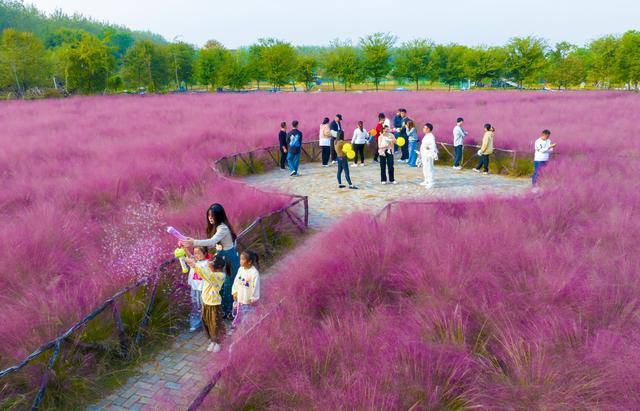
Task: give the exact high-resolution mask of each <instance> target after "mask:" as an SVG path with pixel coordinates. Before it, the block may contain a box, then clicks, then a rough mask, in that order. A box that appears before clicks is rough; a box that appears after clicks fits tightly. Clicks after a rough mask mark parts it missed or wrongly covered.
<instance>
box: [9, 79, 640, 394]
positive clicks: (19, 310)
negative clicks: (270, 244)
mask: <svg viewBox="0 0 640 411" xmlns="http://www.w3.org/2000/svg"><path fill="white" fill-rule="evenodd" d="M399 107H404V108H406V109H407V110H408V111H409V116H410V117H411V118H413V119H414V120H416V121H417V122H418V123H424V122H426V121H430V122H432V123H433V124H434V125H435V127H436V129H435V134H436V136H437V137H438V140H441V141H445V142H450V139H451V137H450V135H451V129H452V127H453V125H454V122H455V118H456V117H458V116H463V117H465V119H466V120H467V121H466V124H465V127H466V128H467V130H469V131H470V132H471V139H470V141H474V140H475V141H478V140H479V138H480V136H481V128H482V125H483V124H484V123H485V122H491V123H492V124H493V125H494V127H495V128H496V129H497V133H496V141H495V145H496V147H505V148H514V149H519V150H525V151H531V145H532V143H533V141H534V140H535V138H537V136H538V134H539V132H540V130H541V129H542V128H550V129H551V130H552V132H553V134H552V139H553V140H554V141H555V142H557V143H558V144H559V148H558V151H559V153H579V152H598V153H602V155H603V156H609V157H610V158H615V156H616V155H617V154H618V152H619V151H622V150H626V149H628V148H629V144H628V142H629V138H630V137H629V136H631V135H633V130H637V125H636V124H635V121H636V120H635V118H634V116H635V115H636V114H637V112H638V97H637V96H636V95H632V94H626V93H617V92H603V93H580V92H568V93H524V92H523V93H515V92H504V93H500V92H473V93H450V94H449V93H379V94H376V93H362V94H341V93H318V94H250V95H238V94H231V95H230V94H224V95H215V94H210V95H185V96H144V97H137V96H136V97H131V96H123V97H109V98H104V97H95V98H74V99H66V100H48V101H37V102H9V103H2V110H0V124H2V134H0V143H1V144H2V147H3V150H2V151H1V152H0V179H1V180H2V181H1V182H2V187H3V189H2V191H1V192H0V223H1V224H2V231H1V232H0V239H2V240H3V242H4V244H5V245H6V246H5V247H3V248H2V250H1V251H0V266H1V267H2V271H1V273H0V290H1V291H0V304H1V306H2V308H3V310H0V322H2V324H3V327H2V329H1V330H0V359H1V362H2V363H6V364H7V365H8V364H9V363H12V362H14V361H15V360H19V359H21V358H23V357H24V356H25V355H26V354H28V353H29V352H31V351H32V350H33V349H34V348H36V347H37V346H39V345H40V344H41V343H43V342H44V341H46V340H48V339H49V338H51V337H53V336H55V335H57V334H58V333H59V332H60V331H61V330H63V329H65V328H66V327H68V326H69V325H71V324H72V323H73V322H75V321H76V320H77V319H79V318H81V317H82V316H83V315H84V314H86V313H88V312H89V311H90V310H91V309H92V308H94V307H96V306H97V305H98V304H99V303H100V302H101V301H103V300H104V299H105V298H106V297H108V296H109V295H110V294H111V293H112V292H113V291H115V290H116V289H118V288H120V287H122V286H123V285H125V284H128V283H129V282H131V281H132V280H134V279H135V278H139V277H140V276H141V275H142V276H144V275H145V273H146V272H147V271H148V270H149V269H150V267H151V266H153V265H155V264H156V263H157V262H159V261H162V260H163V259H164V258H166V257H168V256H169V255H170V253H171V251H172V249H173V247H174V243H173V241H172V240H171V238H167V236H166V235H165V234H163V233H162V232H161V229H162V227H163V226H164V225H167V224H171V225H174V226H176V227H178V228H179V229H180V230H182V231H184V232H185V233H187V234H191V235H194V236H202V235H203V234H204V232H203V229H204V215H205V210H206V208H207V207H208V206H209V204H210V203H212V202H220V203H222V204H223V205H224V206H225V207H226V208H227V211H228V212H229V214H230V217H231V219H232V221H233V222H234V224H236V226H237V227H236V228H237V229H238V230H239V229H240V228H242V227H243V226H244V225H246V224H247V223H248V222H249V221H251V220H252V219H253V218H255V217H256V216H257V215H259V214H261V213H264V212H266V211H269V210H272V209H274V208H276V207H278V206H280V205H282V204H284V203H285V202H286V201H288V200H287V198H285V197H283V196H277V195H268V194H265V193H262V192H258V191H256V190H253V189H250V188H247V187H245V186H243V185H241V184H238V183H232V182H228V181H226V180H220V179H217V178H215V177H214V176H213V174H212V172H211V170H210V165H211V160H212V159H215V158H217V157H219V156H221V155H225V154H230V153H233V152H237V151H244V150H250V149H254V148H258V147H264V146H270V145H274V144H276V143H277V131H278V125H279V122H280V121H283V120H285V121H288V122H290V121H291V120H294V119H298V120H300V122H301V129H302V130H303V132H304V133H305V137H304V139H305V140H307V141H308V140H315V139H317V129H318V127H317V126H318V124H319V123H320V122H321V120H322V118H323V117H325V116H327V117H330V118H333V116H334V115H335V114H336V113H338V112H340V113H342V114H343V115H344V118H345V130H347V132H346V136H347V138H350V137H351V134H350V130H351V129H352V128H353V127H355V123H356V121H357V120H364V121H365V126H366V127H367V128H372V127H373V126H374V125H375V119H376V116H377V113H378V112H380V111H384V112H386V113H387V115H388V116H392V115H393V113H394V112H395V110H396V109H397V108H399ZM614 119H615V121H614ZM603 137H606V140H605V141H606V143H607V144H608V145H607V146H606V147H603V144H602V141H601V139H602V138H603ZM603 151H604V153H603ZM581 165H583V164H581ZM600 167H601V168H606V167H605V166H604V165H603V166H600ZM551 171H552V170H551V169H550V170H548V172H551ZM623 172H624V173H625V174H624V175H625V176H626V175H628V174H627V171H625V170H623ZM575 181H583V180H582V179H578V178H577V177H576V180H575ZM586 181H587V182H588V183H589V184H594V183H593V182H592V181H589V180H586ZM562 184H568V183H566V182H562ZM603 184H604V183H603ZM571 188H572V189H573V190H576V191H578V190H579V189H580V187H573V186H572V187H571ZM614 188H615V187H613V188H611V189H614ZM614 197H615V196H614ZM514 212H515V211H514ZM415 217H418V216H415ZM353 218H354V219H358V218H360V219H364V218H368V217H365V216H359V217H353ZM354 221H357V220H354ZM416 221H417V220H413V223H415V222H416ZM354 224H355V223H354ZM451 224H453V222H452V223H451ZM470 224H471V223H469V222H467V223H466V224H465V225H464V229H465V232H467V231H468V232H472V231H474V230H475V229H474V228H473V226H472V225H470ZM356 225H357V224H356ZM560 226H562V224H560ZM436 227H438V228H437V231H438V233H440V232H441V231H442V230H440V228H439V226H437V225H436ZM509 228H511V229H513V227H509ZM394 230H400V229H399V228H394ZM400 231H401V230H400ZM346 234H347V233H345V235H346ZM396 235H398V236H401V235H404V234H403V233H402V232H399V233H398V234H396ZM347 237H349V238H351V237H352V236H347ZM475 237H477V235H476V236H475ZM363 238H371V239H372V240H370V241H371V242H372V243H373V241H374V240H373V238H374V237H363ZM523 238H524V237H523ZM385 241H386V240H385ZM344 244H345V245H347V244H349V243H348V242H347V241H346V240H345V242H344ZM550 244H554V243H550ZM559 244H560V245H561V246H563V245H562V244H563V243H562V242H560V243H559ZM556 245H558V244H556ZM350 247H351V246H350ZM129 250H130V251H129ZM502 251H504V249H502ZM345 252H346V251H345ZM372 252H373V251H372ZM441 252H442V253H444V254H446V255H450V253H451V252H452V251H451V249H450V247H448V246H447V245H444V246H443V249H442V250H441ZM129 255H130V256H132V257H131V258H127V256H129ZM365 256H366V255H365ZM367 258H368V257H367ZM443 258H444V257H443ZM394 260H400V258H396V259H394ZM396 262H397V261H396ZM132 264H133V265H136V266H135V267H131V265H132ZM324 264H330V265H331V267H333V268H332V269H335V271H336V272H341V271H342V270H345V269H346V267H347V266H348V264H347V263H346V262H345V261H344V260H343V259H339V260H334V259H333V258H331V259H325V260H324ZM367 264H374V265H375V264H378V262H374V261H371V262H367ZM488 273H491V274H494V273H493V272H492V271H488ZM487 275H489V274H487ZM282 277H283V278H291V277H289V276H288V275H287V276H282ZM364 278H366V277H363V278H362V279H361V280H360V281H364ZM365 282H366V281H365ZM282 292H284V290H283V291H282ZM332 292H342V290H340V289H335V290H332ZM322 294H323V292H320V291H319V295H322ZM314 298H316V297H314ZM318 298H319V297H318ZM358 304H361V305H365V306H366V305H367V304H370V302H368V301H367V300H362V301H360V302H359V303H358ZM406 304H409V302H407V303H406ZM302 313H304V311H303V312H301V315H302ZM394 313H395V311H394V310H392V312H391V313H386V314H384V315H395V314H394ZM305 315H306V314H305ZM380 315H382V314H380ZM351 316H352V314H351V313H350V314H349V316H348V317H345V321H346V320H347V319H349V321H357V320H358V318H357V317H353V318H352V317H351ZM303 318H304V317H301V321H302V319H303ZM304 321H306V320H304ZM362 326H363V327H365V326H366V327H368V326H367V325H366V324H365V325H362ZM400 328H402V329H403V330H405V327H400ZM403 332H404V331H403ZM407 332H408V329H407ZM356 337H357V336H354V338H356ZM420 355H423V358H425V360H424V361H427V362H429V363H431V362H432V359H433V358H434V357H433V356H436V357H437V358H449V357H448V356H449V355H451V356H452V357H451V358H453V357H455V358H458V357H456V356H457V355H458V354H456V353H455V352H454V353H451V354H446V355H445V357H439V356H440V355H441V354H440V352H439V351H437V350H436V351H433V350H431V349H429V350H428V352H427V351H424V352H422V351H421V354H420ZM443 355H444V354H443ZM385 358H386V357H385ZM443 361H444V360H443ZM456 361H458V360H456ZM459 361H461V362H460V364H467V362H466V361H467V360H466V357H464V358H461V359H460V360H459ZM447 364H449V362H444V363H443V367H444V369H448V368H446V367H448V366H449V365H447ZM456 364H457V362H456ZM461 366H462V365H461ZM456 369H457V368H456ZM443 372H444V371H443ZM456 375H457V374H456ZM425 378H426V377H425ZM429 378H431V377H429ZM463 378H466V374H464V375H461V376H460V379H463ZM434 381H435V380H434ZM433 383H434V384H436V383H437V381H435V382H433Z"/></svg>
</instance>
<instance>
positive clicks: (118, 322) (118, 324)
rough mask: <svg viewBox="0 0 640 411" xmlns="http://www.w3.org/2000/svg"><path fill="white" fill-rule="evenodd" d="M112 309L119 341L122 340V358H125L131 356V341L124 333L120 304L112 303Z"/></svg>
mask: <svg viewBox="0 0 640 411" xmlns="http://www.w3.org/2000/svg"><path fill="white" fill-rule="evenodd" d="M111 309H112V311H113V320H114V322H115V324H116V329H117V330H118V339H119V340H120V356H121V357H122V358H125V357H126V356H127V355H128V354H129V341H128V340H127V334H126V333H125V332H124V326H123V325H122V317H121V316H120V310H119V309H118V304H117V303H116V302H115V301H114V302H113V303H111Z"/></svg>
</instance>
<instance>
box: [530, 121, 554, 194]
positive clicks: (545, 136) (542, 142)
mask: <svg viewBox="0 0 640 411" xmlns="http://www.w3.org/2000/svg"><path fill="white" fill-rule="evenodd" d="M549 137H551V131H549V130H542V134H540V138H538V139H537V140H536V142H535V143H534V149H535V152H534V154H533V177H531V181H532V182H533V185H535V184H536V183H537V182H538V173H539V172H540V168H542V167H544V166H546V165H547V162H548V161H549V155H550V154H551V153H552V152H553V148H554V147H555V146H556V145H555V144H553V143H551V140H550V139H549Z"/></svg>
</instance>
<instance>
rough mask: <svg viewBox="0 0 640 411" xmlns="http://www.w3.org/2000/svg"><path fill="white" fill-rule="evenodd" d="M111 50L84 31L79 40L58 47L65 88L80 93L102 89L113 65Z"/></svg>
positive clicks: (105, 86) (106, 82)
mask: <svg viewBox="0 0 640 411" xmlns="http://www.w3.org/2000/svg"><path fill="white" fill-rule="evenodd" d="M111 52H112V50H111V48H110V47H109V46H107V44H106V42H105V41H104V40H99V39H98V38H96V37H95V36H93V35H91V34H89V33H84V34H82V36H81V38H80V40H79V41H77V42H75V43H71V44H69V43H65V44H64V45H62V46H61V47H60V48H59V55H60V60H61V63H62V67H63V72H64V78H65V84H66V88H67V90H77V91H79V92H81V93H94V92H97V91H104V90H105V89H106V88H107V86H108V80H109V75H110V74H111V71H112V70H113V68H114V66H115V60H114V58H113V55H112V54H111Z"/></svg>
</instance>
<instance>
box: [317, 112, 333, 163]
mask: <svg viewBox="0 0 640 411" xmlns="http://www.w3.org/2000/svg"><path fill="white" fill-rule="evenodd" d="M318 140H320V143H319V145H320V149H321V150H322V167H329V156H330V155H331V128H329V117H325V118H324V120H322V124H320V131H319V132H318Z"/></svg>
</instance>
